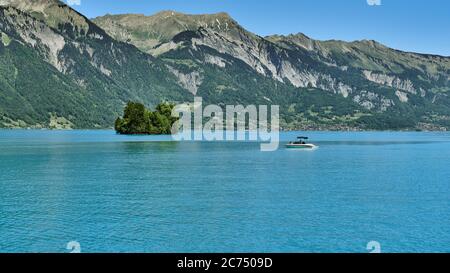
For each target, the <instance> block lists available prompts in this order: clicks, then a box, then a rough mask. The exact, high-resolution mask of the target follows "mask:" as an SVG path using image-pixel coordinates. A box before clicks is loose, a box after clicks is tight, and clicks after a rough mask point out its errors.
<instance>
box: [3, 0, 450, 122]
mask: <svg viewBox="0 0 450 273" xmlns="http://www.w3.org/2000/svg"><path fill="white" fill-rule="evenodd" d="M0 35H1V42H0V127H6V128H16V127H22V128H26V127H30V128H110V127H112V126H113V124H114V120H115V118H117V117H118V116H120V115H121V112H122V111H123V107H124V105H125V104H126V103H127V102H128V101H138V102H143V103H144V104H145V105H147V106H148V107H153V106H155V105H156V104H158V103H159V102H161V101H170V102H175V103H177V102H191V101H193V97H194V96H201V97H202V98H203V99H204V101H205V103H215V104H219V105H227V104H233V105H235V104H244V105H248V104H277V105H280V111H281V113H280V114H281V118H282V121H281V125H282V127H283V128H284V129H305V130H325V129H331V130H354V129H361V130H374V129H375V130H447V129H450V98H449V94H450V93H449V92H450V58H449V57H444V56H436V55H426V54H417V53H410V52H403V51H399V50H395V49H391V48H388V47H386V46H384V45H382V44H380V43H378V42H376V41H372V40H363V41H355V42H344V41H338V40H331V41H318V40H314V39H311V38H309V37H307V36H306V35H304V34H301V33H299V34H293V35H288V36H282V35H273V36H267V37H261V36H258V35H256V34H254V33H251V32H250V31H247V30H246V29H245V28H243V27H242V26H241V25H240V24H239V23H238V22H236V21H235V20H234V19H233V18H231V17H230V16H229V15H228V14H226V13H219V14H208V15H187V14H182V13H178V12H175V11H163V12H160V13H158V14H155V15H153V16H145V15H138V14H124V15H105V16H102V17H98V18H94V19H88V18H86V17H84V16H83V15H81V14H79V13H78V12H76V11H75V10H73V9H71V8H70V7H69V6H67V5H65V4H64V3H62V2H60V1H57V0H31V1H21V0H0Z"/></svg>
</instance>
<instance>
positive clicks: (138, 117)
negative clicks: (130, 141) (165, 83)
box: [114, 102, 178, 135]
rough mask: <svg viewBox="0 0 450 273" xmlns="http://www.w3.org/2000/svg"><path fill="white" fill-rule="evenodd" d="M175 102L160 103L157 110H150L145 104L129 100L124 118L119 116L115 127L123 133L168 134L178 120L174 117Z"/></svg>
mask: <svg viewBox="0 0 450 273" xmlns="http://www.w3.org/2000/svg"><path fill="white" fill-rule="evenodd" d="M174 107H175V105H174V104H170V103H165V102H164V103H160V104H159V105H158V106H157V107H156V110H155V111H151V110H148V109H147V108H146V107H145V106H144V104H142V103H138V102H128V103H127V106H126V107H125V110H124V115H123V118H120V117H119V118H117V120H116V122H115V125H114V128H115V130H116V132H117V133H118V134H122V135H138V134H139V135H168V134H171V129H172V126H173V124H174V123H175V122H176V121H177V120H178V118H176V117H172V110H173V108H174Z"/></svg>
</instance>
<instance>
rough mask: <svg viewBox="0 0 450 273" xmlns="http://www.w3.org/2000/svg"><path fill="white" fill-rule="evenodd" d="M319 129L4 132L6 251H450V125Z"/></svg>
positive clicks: (2, 241)
mask: <svg viewBox="0 0 450 273" xmlns="http://www.w3.org/2000/svg"><path fill="white" fill-rule="evenodd" d="M302 134H305V133H299V132H289V133H282V136H281V138H282V140H283V141H285V142H287V141H289V140H292V139H295V137H296V136H297V135H302ZM308 135H309V136H311V137H312V140H313V142H314V143H316V144H318V145H319V146H320V148H319V149H318V150H315V151H310V152H305V151H296V150H287V149H284V148H280V150H278V151H276V152H270V153H268V152H261V151H260V149H259V148H260V146H259V144H258V143H249V142H247V143H246V142H214V143H210V142H172V141H171V138H170V137H168V136H130V137H128V136H117V135H115V134H114V132H112V131H20V130H19V131H8V130H1V131H0V252H67V250H66V245H67V243H68V242H69V241H78V242H79V243H80V244H81V248H82V251H83V252H367V250H366V245H367V243H368V242H369V241H373V240H375V241H378V242H380V244H381V246H382V251H384V252H449V251H450V169H449V167H448V166H449V162H450V134H449V133H394V132H383V133H377V132H371V133H329V132H328V133H327V132H320V133H318V132H317V133H308Z"/></svg>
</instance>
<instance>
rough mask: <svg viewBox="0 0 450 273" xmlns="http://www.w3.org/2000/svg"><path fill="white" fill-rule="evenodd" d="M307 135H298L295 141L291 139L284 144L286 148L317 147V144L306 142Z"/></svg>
mask: <svg viewBox="0 0 450 273" xmlns="http://www.w3.org/2000/svg"><path fill="white" fill-rule="evenodd" d="M308 139H309V138H308V137H303V136H302V137H298V138H297V141H293V142H289V143H288V144H286V148H288V149H309V150H311V149H316V148H318V146H316V145H314V144H311V143H306V141H307V140H308Z"/></svg>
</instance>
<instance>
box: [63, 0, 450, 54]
mask: <svg viewBox="0 0 450 273" xmlns="http://www.w3.org/2000/svg"><path fill="white" fill-rule="evenodd" d="M64 1H66V2H72V4H74V5H73V6H72V7H73V8H75V9H77V10H78V11H79V12H81V13H82V14H84V15H86V16H87V17H89V18H93V17H96V16H100V15H105V14H107V13H110V14H120V13H141V14H146V15H151V14H154V13H156V12H159V11H161V10H175V11H179V12H184V13H190V14H202V13H216V12H222V11H224V12H227V13H229V14H230V15H231V16H232V17H233V18H234V19H235V20H236V21H238V22H239V23H240V24H241V25H242V26H243V27H245V28H246V29H248V30H250V31H252V32H254V33H256V34H259V35H261V36H265V35H269V34H290V33H298V32H302V33H304V34H306V35H308V36H310V37H311V38H314V39H319V40H328V39H338V40H346V41H353V40H361V39H370V40H376V41H379V42H381V43H383V44H385V45H387V46H390V47H393V48H396V49H401V50H406V51H414V52H421V53H430V54H439V55H444V56H450V1H448V0H64ZM78 4H79V5H78Z"/></svg>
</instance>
